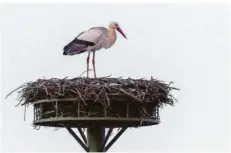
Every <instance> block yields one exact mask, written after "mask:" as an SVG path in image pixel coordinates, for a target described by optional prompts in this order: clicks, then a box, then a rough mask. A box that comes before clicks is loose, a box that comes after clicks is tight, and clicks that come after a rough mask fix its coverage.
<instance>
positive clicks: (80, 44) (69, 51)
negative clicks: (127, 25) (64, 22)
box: [63, 22, 127, 78]
mask: <svg viewBox="0 0 231 153" xmlns="http://www.w3.org/2000/svg"><path fill="white" fill-rule="evenodd" d="M116 31H118V32H119V33H120V34H121V35H122V36H123V37H124V38H125V39H127V37H126V35H125V34H124V32H123V31H122V29H121V28H120V26H119V24H118V22H110V23H109V26H108V28H105V27H92V28H90V29H89V30H86V31H83V32H81V33H80V34H79V35H77V37H75V38H74V39H73V40H72V41H71V42H69V43H68V44H67V45H66V46H64V48H63V55H70V56H72V55H76V54H81V53H84V52H88V56H87V60H86V61H87V78H88V77H89V72H88V71H89V58H90V53H91V52H92V53H93V58H92V65H93V69H94V77H95V78H96V70H95V52H96V51H97V50H100V49H102V48H104V49H108V48H111V47H112V46H113V45H114V43H115V41H116V39H117V35H116Z"/></svg>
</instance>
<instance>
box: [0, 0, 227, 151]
mask: <svg viewBox="0 0 231 153" xmlns="http://www.w3.org/2000/svg"><path fill="white" fill-rule="evenodd" d="M1 5H2V4H1ZM0 11H1V12H0V13H1V21H3V22H2V24H1V32H2V33H1V45H2V46H1V50H2V60H1V62H2V68H3V69H2V77H3V80H2V84H3V85H2V91H3V92H2V96H4V95H6V94H7V93H8V92H10V91H11V90H12V89H14V88H15V87H17V86H18V85H21V84H22V83H24V82H27V81H35V80H36V79H38V78H41V77H46V78H50V77H61V78H63V77H65V76H69V77H70V78H72V77H76V76H79V75H80V74H81V73H82V72H83V71H84V70H85V68H86V55H87V54H81V55H77V56H72V57H70V56H69V57H66V56H63V55H62V52H63V51H62V49H63V46H64V45H66V44H67V43H68V42H69V41H71V40H72V39H73V38H74V37H75V36H77V34H78V33H80V32H82V31H83V30H87V29H88V28H91V27H92V26H108V23H109V22H110V21H117V22H118V23H119V24H120V26H121V28H122V29H123V31H124V32H125V34H126V35H127V37H128V40H126V39H124V38H123V37H122V36H121V35H120V34H118V39H117V42H116V43H115V45H114V46H113V47H112V48H110V49H108V50H102V51H99V52H97V54H96V69H97V74H98V76H107V75H110V74H112V77H120V76H124V77H125V78H126V77H132V78H141V77H146V78H150V77H151V76H153V77H154V78H158V79H160V80H164V81H174V82H175V84H174V85H175V86H176V87H179V88H180V89H181V91H180V92H176V93H174V95H175V96H176V97H177V98H178V100H179V103H177V104H176V106H175V107H167V108H165V109H163V110H162V111H161V114H160V115H161V123H160V124H159V125H157V126H152V127H144V128H138V129H129V130H128V131H127V132H125V134H123V135H122V136H121V138H120V139H119V140H118V141H117V142H116V144H115V145H114V146H113V147H112V148H111V149H110V151H131V152H132V151H156V152H165V151H170V152H172V151H173V152H176V151H184V152H186V151H190V152H191V151H196V152H197V151H203V152H204V151H208V152H210V151H217V152H225V151H227V152H228V151H229V150H230V146H229V143H230V137H229V136H230V116H229V112H230V110H229V108H230V107H229V105H230V104H229V101H230V99H229V77H230V76H229V65H230V62H229V57H230V55H229V50H230V44H229V43H230V36H229V33H230V24H229V23H230V21H229V19H230V16H229V13H230V12H229V11H230V10H229V6H227V5H212V4H206V5H203V4H199V5H180V4H142V5H141V4H136V5H135V4H101V5H100V4H91V5H90V4H44V5H42V4H20V5H16V4H14V5H2V6H1V10H0ZM15 98H16V94H14V95H13V96H11V97H9V98H8V99H6V100H5V99H3V97H2V101H1V102H2V109H1V112H2V120H1V121H2V136H3V137H2V142H1V143H2V145H3V151H13V152H15V151H22V152H24V151H30V152H31V151H49V152H51V151H59V152H67V151H73V152H78V151H82V149H81V147H80V146H79V145H78V144H77V143H76V141H75V140H74V138H72V137H71V136H70V135H69V133H68V132H67V131H66V130H65V129H63V130H58V131H53V129H52V128H41V129H40V130H34V129H33V127H32V126H31V123H32V119H33V116H32V113H31V112H32V110H31V109H30V110H28V111H27V116H26V121H23V113H24V109H23V108H21V107H18V108H15V107H14V106H15V105H16V104H17V101H16V100H15Z"/></svg>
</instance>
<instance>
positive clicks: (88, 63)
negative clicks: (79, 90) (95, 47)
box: [87, 52, 91, 78]
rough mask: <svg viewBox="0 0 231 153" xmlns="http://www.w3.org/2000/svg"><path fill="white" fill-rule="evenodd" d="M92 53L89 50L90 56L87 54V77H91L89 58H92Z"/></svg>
mask: <svg viewBox="0 0 231 153" xmlns="http://www.w3.org/2000/svg"><path fill="white" fill-rule="evenodd" d="M90 53H91V52H88V56H87V78H89V59H90Z"/></svg>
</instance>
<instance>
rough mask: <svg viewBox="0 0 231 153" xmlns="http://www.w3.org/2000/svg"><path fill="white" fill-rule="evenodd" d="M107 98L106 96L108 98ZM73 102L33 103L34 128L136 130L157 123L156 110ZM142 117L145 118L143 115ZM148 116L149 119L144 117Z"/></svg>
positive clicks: (131, 103) (131, 104) (125, 104)
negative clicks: (111, 128) (90, 126)
mask: <svg viewBox="0 0 231 153" xmlns="http://www.w3.org/2000/svg"><path fill="white" fill-rule="evenodd" d="M109 98H110V96H109ZM86 103H87V105H85V104H84V103H83V102H81V101H78V100H76V99H74V98H68V99H50V100H39V101H37V102H35V103H34V122H33V124H34V125H39V126H52V127H66V126H69V127H88V126H89V125H92V124H94V125H100V126H103V127H105V128H110V127H124V126H126V127H138V126H147V125H155V124H158V123H159V110H158V107H157V106H155V105H153V104H152V103H149V104H145V105H142V104H140V103H138V102H136V101H132V100H131V101H127V100H126V99H125V100H124V101H120V102H118V101H112V100H111V101H110V106H107V105H103V106H102V104H101V103H96V102H94V101H91V102H89V101H86ZM145 113H146V114H145ZM148 114H151V115H152V116H147V115H148Z"/></svg>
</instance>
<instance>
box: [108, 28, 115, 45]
mask: <svg viewBox="0 0 231 153" xmlns="http://www.w3.org/2000/svg"><path fill="white" fill-rule="evenodd" d="M115 41H116V31H115V29H114V28H111V27H109V34H108V48H109V47H111V46H112V45H113V44H114V43H115Z"/></svg>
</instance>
